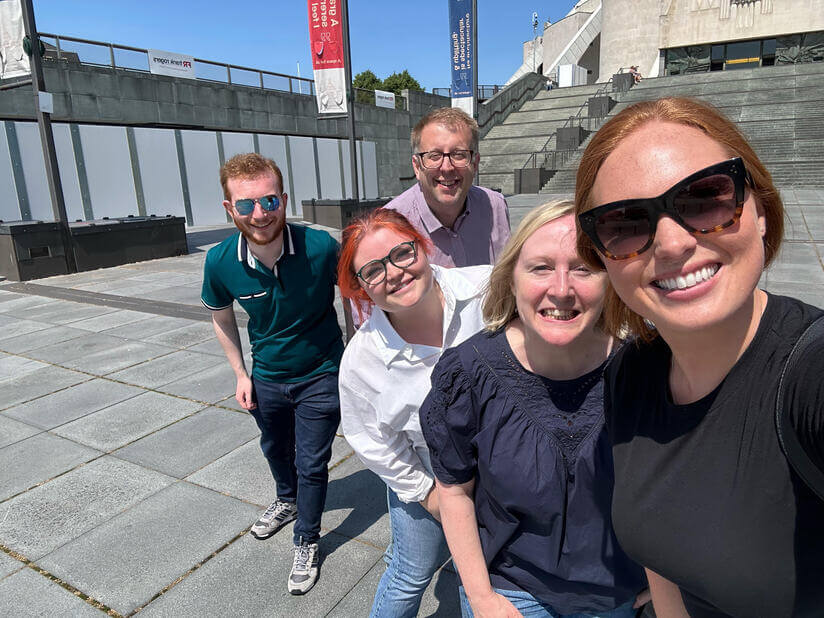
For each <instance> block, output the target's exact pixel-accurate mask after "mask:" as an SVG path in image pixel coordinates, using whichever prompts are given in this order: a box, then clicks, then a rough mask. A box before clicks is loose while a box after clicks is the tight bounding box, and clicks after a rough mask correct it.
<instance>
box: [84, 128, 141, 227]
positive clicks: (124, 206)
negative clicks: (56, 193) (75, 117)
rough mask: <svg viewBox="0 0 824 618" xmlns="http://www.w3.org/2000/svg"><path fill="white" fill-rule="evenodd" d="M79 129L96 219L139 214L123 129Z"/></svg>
mask: <svg viewBox="0 0 824 618" xmlns="http://www.w3.org/2000/svg"><path fill="white" fill-rule="evenodd" d="M79 128H80V142H81V143H82V144H83V158H84V159H85V160H86V177H87V178H88V180H89V195H90V197H91V203H92V210H94V217H95V219H102V218H103V217H127V216H128V215H136V214H138V213H137V197H136V196H135V191H134V177H133V176H132V163H131V158H130V156H129V143H128V141H127V139H126V129H125V127H109V126H99V125H81V126H80V127H79Z"/></svg>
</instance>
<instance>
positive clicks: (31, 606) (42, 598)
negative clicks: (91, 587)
mask: <svg viewBox="0 0 824 618" xmlns="http://www.w3.org/2000/svg"><path fill="white" fill-rule="evenodd" d="M0 599H2V603H3V613H4V615H6V616H43V617H47V616H73V617H77V618H85V617H88V618H100V616H103V615H104V614H103V613H102V612H101V611H100V610H98V609H96V608H94V607H92V606H91V605H89V604H88V603H86V602H85V601H83V600H82V599H81V598H80V597H77V596H75V595H74V594H72V593H71V592H70V591H68V590H66V589H65V588H63V587H62V586H60V585H59V584H57V583H55V582H53V581H52V580H50V579H48V578H47V577H44V576H42V575H40V574H38V573H36V572H35V571H33V570H32V569H28V568H26V569H22V570H20V571H18V572H16V573H14V574H13V575H10V576H9V577H6V578H5V579H3V580H2V581H0Z"/></svg>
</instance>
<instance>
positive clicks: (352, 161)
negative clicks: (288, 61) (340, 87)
mask: <svg viewBox="0 0 824 618" xmlns="http://www.w3.org/2000/svg"><path fill="white" fill-rule="evenodd" d="M340 3H341V5H342V9H343V10H342V11H341V16H342V17H343V23H342V24H341V25H342V26H343V49H344V64H345V65H346V66H345V67H344V73H345V75H346V99H347V101H348V103H347V105H348V107H349V114H348V117H349V167H350V169H351V170H352V197H353V198H354V200H355V202H356V203H357V202H359V201H360V188H359V187H358V157H357V148H356V146H355V97H354V91H353V88H352V46H351V44H350V41H349V2H348V0H340Z"/></svg>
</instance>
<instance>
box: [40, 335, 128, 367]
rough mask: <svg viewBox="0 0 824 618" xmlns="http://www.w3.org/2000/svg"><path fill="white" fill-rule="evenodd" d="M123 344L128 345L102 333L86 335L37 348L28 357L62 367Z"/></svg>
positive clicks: (117, 338) (124, 341) (118, 338)
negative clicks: (72, 361) (77, 359)
mask: <svg viewBox="0 0 824 618" xmlns="http://www.w3.org/2000/svg"><path fill="white" fill-rule="evenodd" d="M125 343H128V341H127V340H126V339H122V338H120V337H113V336H111V335H108V334H103V333H86V334H85V335H83V336H81V337H76V338H74V339H71V340H66V341H61V342H58V343H55V344H54V345H50V346H45V347H42V348H39V349H37V350H35V351H33V352H31V353H30V354H29V355H28V356H31V357H33V358H36V359H39V360H42V361H46V362H47V363H54V364H56V365H62V364H64V363H67V362H69V361H71V360H74V359H75V358H80V357H88V356H92V355H94V354H97V353H98V352H104V351H108V350H111V349H117V348H119V347H120V346H122V345H123V344H125Z"/></svg>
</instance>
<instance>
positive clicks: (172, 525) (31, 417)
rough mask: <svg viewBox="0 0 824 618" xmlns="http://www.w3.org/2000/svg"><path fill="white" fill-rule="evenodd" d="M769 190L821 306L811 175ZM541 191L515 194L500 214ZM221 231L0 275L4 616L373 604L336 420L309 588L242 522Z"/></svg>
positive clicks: (259, 469)
mask: <svg viewBox="0 0 824 618" xmlns="http://www.w3.org/2000/svg"><path fill="white" fill-rule="evenodd" d="M783 194H784V197H785V200H786V202H787V212H788V224H787V235H786V236H787V242H786V243H785V246H784V249H783V250H782V253H781V255H780V256H779V259H778V260H777V261H776V263H775V264H774V265H773V267H771V268H770V270H769V271H768V272H767V273H765V275H764V277H763V278H762V283H763V285H764V286H765V287H766V289H768V290H770V291H774V292H776V293H783V294H790V295H794V296H797V297H799V298H802V299H804V300H806V301H808V302H811V303H813V304H817V305H819V306H824V265H822V254H824V190H822V189H805V190H801V189H796V190H792V189H789V190H786V191H784V192H783ZM548 197H552V196H543V195H541V196H513V197H511V198H509V203H510V206H511V214H512V222H513V227H514V226H515V225H516V224H517V222H519V221H520V219H521V218H522V217H523V215H524V214H525V213H526V212H527V211H528V210H529V208H530V207H532V206H533V205H535V204H536V203H542V202H543V201H544V200H545V199H547V198H548ZM233 231H234V230H233V228H229V227H222V228H212V229H193V230H190V233H189V240H190V248H191V251H192V253H191V254H190V255H188V256H181V257H176V258H168V259H162V260H154V261H152V262H141V263H137V264H130V265H126V266H120V267H117V268H109V269H105V270H98V271H92V272H85V273H78V274H75V275H66V276H61V277H52V278H49V279H42V280H39V281H35V282H32V283H25V284H20V283H14V282H0V470H2V472H1V473H0V613H2V614H4V615H13V616H30V615H49V616H52V615H71V616H74V615H78V616H84V615H88V616H94V615H100V614H99V612H100V611H105V612H108V613H109V614H110V615H113V616H118V615H121V616H125V615H130V614H133V613H135V612H137V611H140V613H141V614H146V615H150V616H172V615H174V616H194V615H227V614H234V615H249V614H263V615H270V616H294V615H305V616H340V617H348V616H365V615H367V613H368V610H369V607H370V604H371V599H372V595H373V594H374V591H375V588H376V586H377V581H378V579H379V578H380V575H381V573H382V572H383V568H384V567H383V561H382V553H383V549H384V548H385V546H386V545H387V543H388V541H389V536H390V533H389V526H388V516H387V515H386V503H385V490H384V486H383V484H382V482H381V481H380V480H379V479H378V478H377V477H376V476H375V475H373V474H372V473H371V472H369V471H368V470H365V469H364V467H363V466H362V465H361V464H360V462H359V461H358V459H357V458H356V457H355V456H353V454H352V451H351V449H350V448H349V446H348V445H347V444H346V442H345V441H344V440H343V439H342V438H341V437H338V438H336V440H335V445H334V454H333V458H332V462H331V464H330V469H331V470H330V484H329V496H328V500H327V505H326V511H325V513H324V517H323V538H322V539H321V548H322V551H323V554H324V559H323V563H322V565H321V577H320V580H319V582H318V584H317V585H316V586H315V588H314V589H313V590H312V591H311V592H310V593H309V594H307V595H306V596H304V597H293V596H291V595H289V594H288V593H287V592H286V578H287V575H288V571H289V568H290V566H291V534H290V530H289V529H287V530H283V531H281V532H280V533H279V534H277V535H275V536H274V537H272V538H271V539H269V540H266V541H258V540H256V539H254V538H252V537H251V535H249V534H247V532H248V530H249V527H250V525H251V524H252V522H253V521H254V520H255V519H256V518H257V516H258V514H259V513H260V511H261V510H262V509H263V508H265V506H266V505H267V504H268V503H269V502H270V501H271V500H272V497H273V495H274V487H273V482H272V479H271V476H270V474H269V470H268V466H267V465H266V463H265V461H264V459H263V457H262V455H261V453H260V449H259V447H258V444H257V440H258V431H257V428H256V426H255V423H254V421H253V419H252V418H251V417H250V416H249V415H248V414H246V413H245V412H243V411H241V410H239V409H238V406H237V404H236V403H235V401H234V397H233V393H234V377H233V375H232V373H231V371H230V370H229V367H228V365H227V363H226V361H225V359H224V357H223V355H222V351H221V350H220V346H219V345H218V343H217V341H216V340H215V338H214V336H213V333H212V330H211V325H210V323H209V314H208V311H206V310H205V309H203V308H202V307H200V303H199V293H200V280H201V270H202V266H203V259H204V257H205V255H206V254H205V250H206V249H207V248H208V247H209V246H211V245H212V244H214V243H215V242H218V241H219V240H220V239H221V238H223V237H225V236H226V235H227V234H230V233H232V232H233ZM238 317H239V320H240V321H241V323H243V322H244V321H245V320H244V316H243V315H242V313H241V312H239V315H238ZM244 346H245V349H248V341H246V340H245V339H244ZM289 528H291V526H290V527H289ZM455 586H456V577H455V575H454V573H453V572H451V571H449V570H442V571H441V572H440V574H439V575H438V577H437V579H436V581H435V582H434V583H433V585H432V586H430V588H429V590H428V591H427V594H426V597H425V599H424V604H423V607H422V610H421V615H426V616H456V615H459V609H458V605H457V594H456V591H455Z"/></svg>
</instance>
